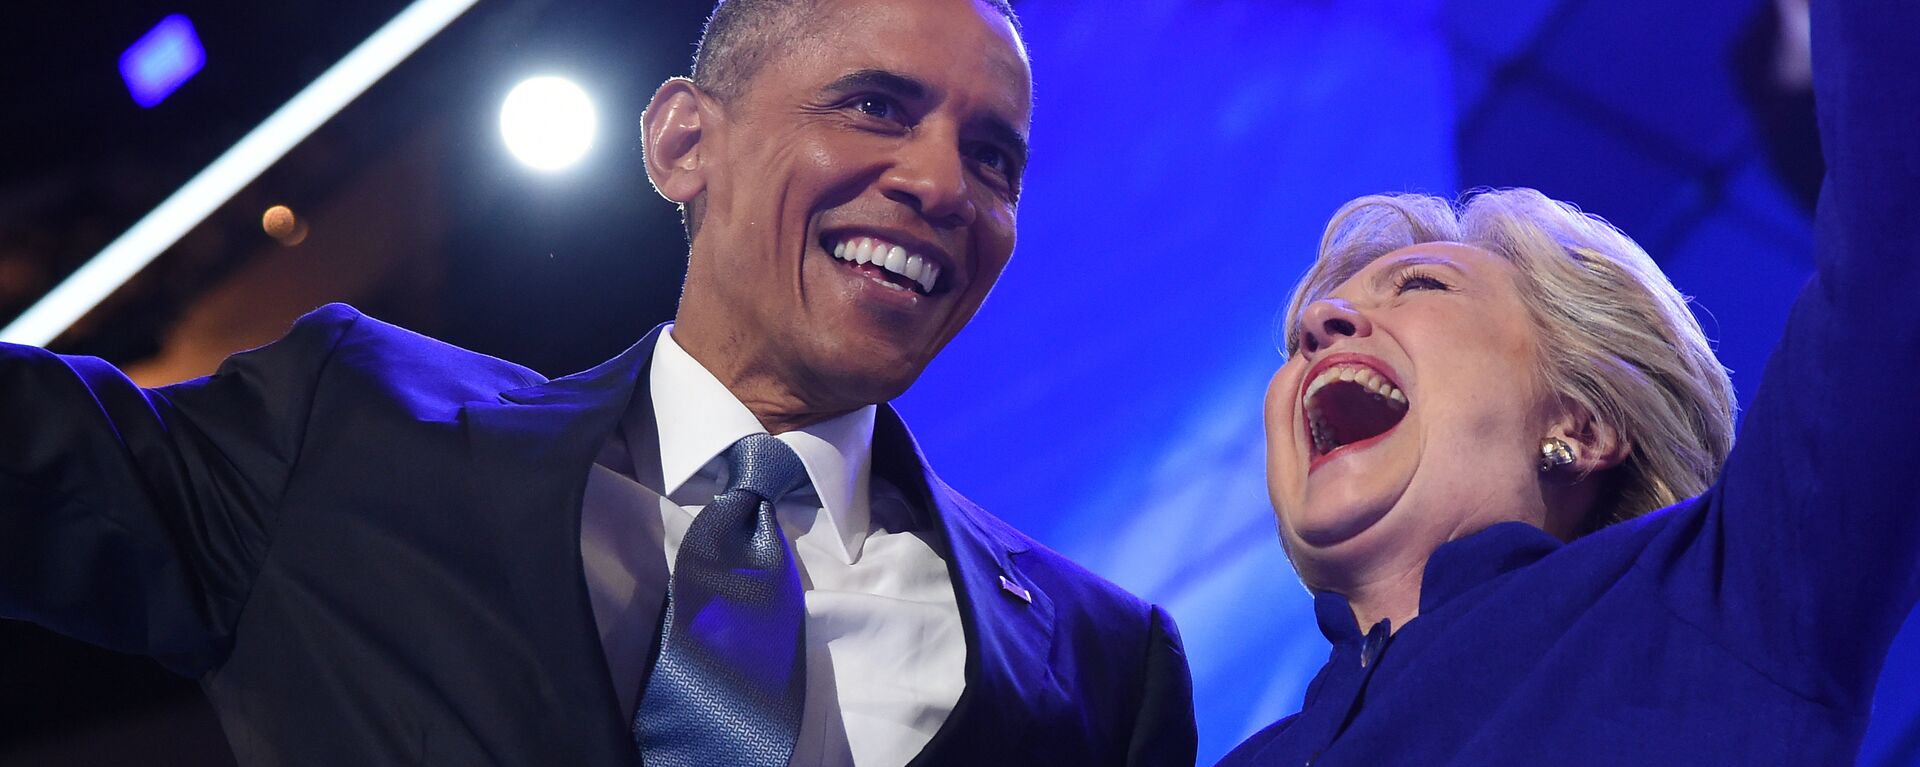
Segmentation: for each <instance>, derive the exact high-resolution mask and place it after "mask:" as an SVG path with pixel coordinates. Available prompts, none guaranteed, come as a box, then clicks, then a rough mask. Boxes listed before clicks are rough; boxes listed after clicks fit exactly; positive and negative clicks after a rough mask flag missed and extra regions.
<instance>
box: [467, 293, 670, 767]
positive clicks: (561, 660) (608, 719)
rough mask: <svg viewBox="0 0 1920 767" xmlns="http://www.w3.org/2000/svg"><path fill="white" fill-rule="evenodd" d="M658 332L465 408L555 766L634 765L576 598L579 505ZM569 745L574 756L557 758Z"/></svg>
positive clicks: (602, 661) (602, 659)
mask: <svg viewBox="0 0 1920 767" xmlns="http://www.w3.org/2000/svg"><path fill="white" fill-rule="evenodd" d="M659 333H660V329H659V328H655V329H654V331H653V332H652V333H649V334H647V337H646V338H644V339H642V340H641V341H640V342H639V343H637V344H634V345H633V346H632V347H630V348H629V349H627V351H626V352H624V353H622V354H621V355H620V356H618V357H615V358H613V359H612V360H609V361H607V362H606V363H604V364H602V365H600V366H599V367H596V368H594V369H592V370H589V371H586V372H584V373H579V374H576V375H573V376H568V377H566V378H560V379H555V380H553V381H549V382H547V383H544V384H539V385H535V386H529V387H526V388H523V389H515V390H512V391H508V392H503V393H502V394H501V395H500V397H499V399H498V401H492V402H473V403H469V404H468V406H467V409H466V419H467V422H466V423H467V429H468V437H469V444H470V447H471V449H472V451H473V457H474V467H475V471H476V473H477V474H478V475H479V477H478V482H479V493H478V497H477V498H476V499H475V503H476V505H477V506H478V507H479V508H481V509H482V510H483V511H482V514H483V515H484V518H488V519H490V520H491V522H492V531H493V532H494V533H495V534H497V535H498V539H497V540H498V543H499V562H500V564H501V576H502V578H503V579H504V580H505V581H506V583H508V584H509V589H510V590H511V598H512V599H513V601H514V603H515V604H516V606H517V608H518V611H519V614H520V619H521V620H520V625H519V626H518V627H516V628H518V629H520V630H522V631H524V636H525V637H526V639H527V640H528V642H529V643H530V645H531V647H530V648H529V649H530V652H531V654H532V657H533V662H535V663H538V664H540V666H541V671H542V672H543V674H542V678H543V679H544V680H545V681H546V683H547V685H548V686H547V687H546V688H545V689H543V690H542V691H541V693H542V695H543V696H544V697H545V698H546V700H544V701H541V705H533V706H527V707H525V709H523V710H525V711H527V712H529V714H531V715H534V716H542V717H546V720H547V721H546V724H547V725H548V726H547V727H545V728H542V732H545V733H552V734H553V735H555V736H557V737H556V742H555V743H553V744H552V745H553V747H554V748H555V749H557V751H556V760H557V761H556V763H560V762H565V763H578V764H589V765H616V764H618V765H628V764H632V763H633V761H634V756H633V741H632V738H631V737H630V736H629V735H628V733H627V727H626V724H625V722H623V721H621V720H622V716H621V713H620V710H619V703H618V699H617V698H616V697H615V695H614V690H613V687H612V680H611V678H610V672H609V671H608V669H607V663H606V656H605V654H604V653H603V651H602V649H601V647H600V639H599V634H598V632H597V631H596V630H595V623H594V617H593V607H592V603H591V601H590V600H589V598H588V595H587V587H586V581H585V575H584V572H583V569H582V565H581V560H580V510H581V500H582V497H583V493H584V491H585V486H586V479H587V472H588V470H589V469H590V468H591V466H592V465H593V461H594V458H595V457H596V456H597V455H598V454H599V452H600V450H601V448H602V447H603V446H604V445H605V444H606V441H607V438H608V436H609V435H611V434H612V432H613V429H614V427H615V425H616V424H617V423H618V421H619V420H620V417H621V415H622V414H623V413H624V412H625V411H626V409H627V407H628V405H629V404H630V403H631V402H632V401H633V398H634V393H635V391H636V386H637V385H638V383H639V382H640V381H641V378H642V376H643V375H644V374H645V372H646V370H647V363H648V361H649V360H651V359H652V356H653V347H654V342H655V341H656V340H657V338H658V336H659ZM570 752H571V753H573V754H574V758H560V757H559V756H558V754H567V753H570Z"/></svg>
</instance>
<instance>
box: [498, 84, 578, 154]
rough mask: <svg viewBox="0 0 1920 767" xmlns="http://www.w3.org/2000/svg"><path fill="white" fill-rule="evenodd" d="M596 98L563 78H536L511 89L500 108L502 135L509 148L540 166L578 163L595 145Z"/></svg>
mask: <svg viewBox="0 0 1920 767" xmlns="http://www.w3.org/2000/svg"><path fill="white" fill-rule="evenodd" d="M595 122H596V121H595V117H594V113H593V101H592V100H590V99H588V98H587V92H586V91H583V90H581V89H580V86H578V85H574V84H573V81H571V80H567V79H565V78H561V77H534V78H529V79H527V80H524V81H522V82H521V83H520V84H519V85H516V86H514V87H513V90H512V91H511V92H509V93H508V94H507V100H506V103H505V104H502V105H501V107H500V136H501V137H502V138H504V139H506V142H507V149H508V151H511V152H513V156H514V157H516V158H519V160H520V161H521V162H523V163H526V164H527V165H530V166H532V167H534V168H538V169H540V170H559V169H561V168H564V167H567V166H569V165H572V164H574V163H575V162H577V161H578V160H579V159H580V158H581V157H582V156H584V155H585V154H586V153H587V149H589V148H591V147H592V146H593V133H594V129H595Z"/></svg>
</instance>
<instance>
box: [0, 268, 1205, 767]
mask: <svg viewBox="0 0 1920 767" xmlns="http://www.w3.org/2000/svg"><path fill="white" fill-rule="evenodd" d="M657 332H658V331H656V334H657ZM653 340H654V338H653V336H649V337H648V338H647V339H646V340H644V341H642V342H640V343H639V344H636V345H635V346H634V347H633V348H631V349H629V350H628V351H627V352H626V353H624V354H622V355H621V356H619V357H617V358H615V359H613V360H611V361H609V362H607V363H605V364H603V365H601V366H599V367H597V368H595V369H593V370H590V371H587V372H585V373H581V374H579V375H575V376H570V377H567V378H561V379H556V380H553V381H546V380H544V379H542V378H541V377H540V376H539V375H537V374H535V373H533V372H531V371H528V370H526V369H524V368H521V367H518V366H515V365H512V364H509V363H506V362H502V361H499V360H496V359H492V358H489V357H485V356H482V355H478V354H474V353H471V352H467V351H463V350H460V349H457V348H454V347H452V346H448V345H446V344H442V343H439V342H436V341H433V340H431V339H428V338H425V337H422V336H418V335H415V334H413V333H410V332H407V331H405V330H401V329H399V328H395V327H393V326H390V325H386V324H384V323H381V322H379V321H377V320H373V319H371V318H368V317H365V316H362V315H360V314H359V313H358V312H355V311H354V310H352V309H350V308H347V307H344V306H338V305H336V306H329V307H326V308H323V309H320V310H318V311H316V312H314V313H313V314H311V315H308V316H307V317H306V318H304V319H302V320H301V321H300V322H299V323H297V324H296V325H295V326H294V328H293V330H292V331H291V332H290V333H289V334H288V336H287V337H286V338H285V339H283V340H281V341H280V342H278V343H275V344H272V345H269V346H267V347H263V348H261V349H257V350H254V351H251V352H247V353H244V354H240V355H236V356H234V357H233V358H231V359H230V360H228V361H227V363H226V364H225V365H223V366H222V367H221V370H220V372H218V373H216V374H214V375H213V376H211V377H209V378H205V379H200V380H197V381H191V382H187V383H183V384H179V385H176V386H170V387H165V388H162V389H155V390H142V389H139V388H137V387H135V386H133V385H132V384H131V383H129V382H128V381H127V380H126V379H125V378H124V377H123V376H122V375H120V373H119V372H118V371H116V370H114V369H113V368H111V367H110V366H108V365H106V364H105V363H103V362H101V361H99V360H97V359H92V358H83V357H62V356H57V355H53V354H50V353H47V352H45V351H42V350H39V349H32V348H26V347H5V348H0V430H4V434H5V437H4V439H0V616H7V617H17V618H24V619H27V620H31V621H35V622H38V623H40V624H43V625H45V626H47V627H50V628H52V629H54V630H56V631H60V632H62V633H65V634H69V635H71V636H74V637H78V638H80V639H83V640H87V641H90V642H94V643H97V644H100V645H104V646H106V647H109V648H113V649H117V650H122V651H126V652H134V653H142V654H147V655H151V656H154V657H156V658H159V659H160V660H161V661H162V662H164V663H166V664H167V665H168V666H170V667H171V668H173V669H175V670H176V671H179V672H180V673H183V674H186V675H189V676H193V677H197V678H199V679H200V680H201V682H202V685H203V687H204V688H205V689H206V691H207V693H208V696H209V698H210V699H211V700H212V702H213V704H214V707H215V708H216V710H218V712H219V715H220V719H221V722H222V724H223V725H224V727H225V729H226V732H227V737H228V739H229V741H230V742H231V744H232V746H233V750H234V753H235V755H236V756H237V757H238V758H239V760H240V763H241V764H244V765H267V764H275V765H277V764H302V765H306V764H312V765H346V764H438V765H478V764H513V765H561V764H564V765H607V766H609V767H611V766H613V765H631V764H634V763H635V762H636V757H635V748H634V745H633V741H632V738H631V737H630V735H629V734H628V725H627V722H626V721H624V717H623V716H622V715H621V712H620V711H619V710H618V704H617V703H616V697H615V692H614V688H613V684H614V682H613V680H612V679H611V678H610V676H609V672H608V670H607V665H606V661H605V656H604V655H603V653H602V650H601V647H600V641H599V636H598V633H597V631H596V629H595V624H594V617H593V613H592V609H591V607H590V605H589V603H588V598H587V589H586V585H585V582H584V578H583V574H582V570H581V562H580V515H579V510H580V507H581V498H582V492H583V489H584V486H585V482H586V477H587V472H588V468H589V466H590V465H591V463H592V462H593V460H594V457H595V455H596V454H597V453H598V451H599V450H600V449H601V448H602V446H603V445H604V443H605V442H606V439H607V436H608V435H609V434H610V433H611V430H612V429H613V428H614V424H615V423H616V421H618V420H619V418H620V416H621V414H622V413H623V412H624V411H625V409H626V408H627V406H628V404H629V403H630V402H635V401H640V402H645V401H647V400H645V399H644V398H643V399H639V400H636V399H635V393H636V389H635V387H636V382H638V381H643V380H644V375H643V373H644V372H645V371H646V370H647V362H648V360H649V359H650V357H651V354H652V350H653ZM640 393H641V394H642V395H643V397H644V391H641V392H640ZM881 412H882V415H881V417H880V418H879V419H878V426H877V427H876V432H875V450H874V461H875V466H874V470H875V472H876V473H878V474H879V475H880V476H884V477H887V478H888V479H889V480H890V481H893V482H894V483H895V484H897V485H898V486H900V487H901V488H902V489H903V490H904V491H905V492H906V493H907V494H908V495H909V496H910V497H913V498H915V499H917V500H918V501H919V504H920V507H921V508H923V509H927V510H930V512H931V513H932V514H933V516H934V517H936V518H937V519H938V524H935V525H931V527H932V529H934V530H935V531H936V533H935V538H936V540H934V541H932V543H933V544H934V545H935V548H936V549H937V550H940V551H942V553H943V554H945V556H946V557H947V561H948V565H949V570H950V572H951V574H952V578H953V583H954V591H955V595H956V596H957V597H958V600H959V606H960V612H961V617H962V624H963V626H964V628H965V632H966V642H967V661H966V691H965V692H964V693H963V694H962V696H961V698H960V701H959V703H958V705H957V707H956V708H955V710H954V711H953V713H952V714H951V716H949V717H948V720H947V722H946V724H945V726H944V727H943V728H942V729H941V730H940V731H939V733H938V735H936V736H935V738H934V739H933V742H932V743H931V744H929V745H928V747H927V749H926V750H925V751H924V752H923V753H922V754H921V756H920V757H919V758H918V759H916V760H915V761H914V762H913V764H915V765H948V764H951V765H1023V764H1032V765H1099V764H1138V765H1190V764H1192V763H1193V756H1194V747H1195V746H1194V739H1195V738H1194V723H1193V710H1192V702H1191V691H1190V683H1189V679H1188V672H1187V665H1186V659H1185V656H1184V655H1183V653H1182V650H1181V646H1180V639H1179V635H1178V634H1177V633H1176V631H1175V629H1174V626H1173V623H1172V621H1171V620H1169V618H1168V617H1167V615H1166V614H1165V613H1164V612H1162V611H1161V610H1160V609H1159V608H1157V607H1153V606H1150V605H1148V604H1145V603H1143V602H1141V601H1140V600H1138V599H1136V598H1134V597H1132V596H1130V595H1128V594H1126V593H1125V592H1123V591H1121V590H1120V589H1118V588H1116V587H1114V586H1113V585H1111V584H1109V583H1107V582H1105V581H1103V580H1101V579H1100V578H1098V577H1096V576H1094V575H1092V574H1090V573H1088V572H1087V571H1085V570H1082V569H1080V568H1079V567H1077V566H1075V565H1074V564H1072V563H1071V562H1069V561H1067V560H1066V559H1064V558H1062V557H1061V556H1059V555H1057V554H1055V553H1053V552H1051V551H1049V550H1047V549H1045V548H1043V547H1041V546H1039V545H1037V544H1035V543H1034V542H1033V541H1031V540H1030V539H1028V538H1026V537H1025V536H1023V535H1021V534H1020V533H1018V532H1016V531H1014V530H1013V529H1011V528H1009V527H1007V526H1006V525H1005V524H1004V523H1001V522H1000V521H998V520H996V519H994V518H993V517H990V516H988V515H987V514H986V513H985V512H983V511H981V510H980V509H979V508H978V507H975V506H974V505H972V504H971V503H970V502H968V501H967V500H966V499H964V498H962V497H961V496H960V495H959V494H958V493H956V492H954V491H953V490H952V489H951V488H949V487H947V486H946V485H945V484H943V483H941V481H940V480H939V479H938V478H937V477H935V476H934V475H933V474H932V473H931V472H929V471H927V469H926V466H925V459H924V458H923V457H922V456H921V455H920V453H919V451H918V448H917V447H915V445H914V443H913V440H912V437H911V436H910V435H908V433H907V431H906V429H905V428H904V427H903V426H902V425H901V423H900V421H899V418H898V417H897V416H896V415H894V413H893V412H892V410H891V409H889V408H886V407H884V406H883V407H882V408H881ZM1003 583H1011V584H1013V586H1014V587H1016V588H1008V587H1006V586H1005V585H1003ZM1022 591H1023V593H1024V596H1023V595H1021V594H1017V593H1016V592H1022ZM1029 598H1030V601H1029ZM639 682H640V680H632V683H633V684H636V685H637V684H639Z"/></svg>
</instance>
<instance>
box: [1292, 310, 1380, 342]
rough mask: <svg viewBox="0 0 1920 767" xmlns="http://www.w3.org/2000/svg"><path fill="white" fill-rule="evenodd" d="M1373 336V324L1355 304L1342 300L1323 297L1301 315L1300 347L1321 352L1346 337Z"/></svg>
mask: <svg viewBox="0 0 1920 767" xmlns="http://www.w3.org/2000/svg"><path fill="white" fill-rule="evenodd" d="M1372 334H1373V324H1372V323H1369V322H1367V316H1366V315H1365V314H1361V313H1360V310H1359V309H1356V308H1354V306H1353V304H1350V303H1347V301H1346V300H1345V299H1340V298H1332V297H1328V298H1322V299H1320V300H1318V301H1315V302H1313V303H1310V304H1307V308H1306V310H1305V311H1302V312H1300V346H1301V347H1302V348H1304V349H1306V350H1307V351H1308V352H1310V353H1312V352H1320V351H1323V350H1325V349H1326V348H1327V347H1329V346H1332V345H1333V344H1334V342H1336V341H1338V340H1339V339H1342V338H1359V337H1362V336H1368V335H1372Z"/></svg>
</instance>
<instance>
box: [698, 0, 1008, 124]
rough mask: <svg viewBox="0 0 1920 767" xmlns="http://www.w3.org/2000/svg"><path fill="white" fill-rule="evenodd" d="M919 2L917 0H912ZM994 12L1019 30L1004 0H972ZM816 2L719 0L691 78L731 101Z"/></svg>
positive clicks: (799, 28) (799, 30)
mask: <svg viewBox="0 0 1920 767" xmlns="http://www.w3.org/2000/svg"><path fill="white" fill-rule="evenodd" d="M915 1H920V0H915ZM976 1H977V2H980V3H984V4H985V5H987V6H989V7H991V8H993V9H994V10H995V11H998V12H999V13H1000V15H1001V16H1003V17H1005V18H1006V19H1007V23H1009V24H1012V25H1013V29H1014V32H1015V33H1018V32H1019V31H1020V18H1019V17H1018V16H1016V15H1015V14H1014V12H1013V5H1012V4H1011V2H1010V1H1009V0H976ZM818 5H819V0H720V2H717V3H715V4H714V6H713V13H712V14H711V15H709V16H708V17H707V25H706V28H705V29H704V30H703V31H702V32H701V33H700V42H699V44H698V45H696V46H695V47H694V52H693V82H694V84H696V85H699V86H700V89H701V90H703V91H706V92H707V93H708V94H709V95H712V96H713V97H714V98H717V99H720V100H721V101H723V102H724V101H730V100H732V99H733V98H735V97H737V96H739V95H740V94H741V93H742V92H744V91H745V90H746V87H747V83H748V82H750V81H752V80H753V76H754V75H756V74H759V72H760V69H761V67H763V66H765V65H766V63H767V61H768V60H769V59H771V58H772V57H773V54H774V52H775V51H776V50H778V48H779V46H780V45H781V44H783V43H786V42H788V41H791V40H793V39H795V38H796V37H798V36H800V35H801V34H803V33H805V32H806V31H807V23H808V22H809V21H811V20H812V18H813V16H814V15H815V14H816V12H817V11H818Z"/></svg>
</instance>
